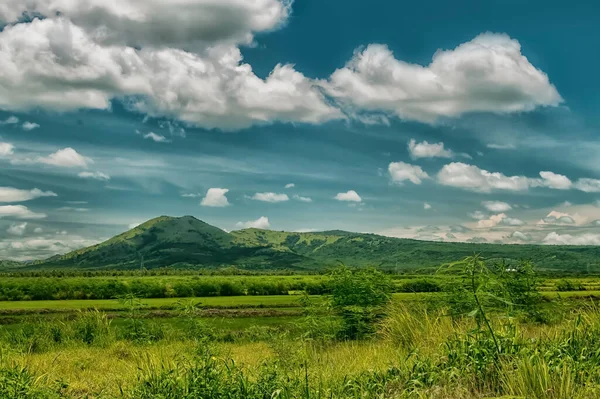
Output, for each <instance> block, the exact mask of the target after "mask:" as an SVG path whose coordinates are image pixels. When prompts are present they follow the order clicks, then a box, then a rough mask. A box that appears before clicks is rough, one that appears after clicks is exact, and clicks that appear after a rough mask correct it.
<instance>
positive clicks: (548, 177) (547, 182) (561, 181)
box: [540, 171, 573, 190]
mask: <svg viewBox="0 0 600 399" xmlns="http://www.w3.org/2000/svg"><path fill="white" fill-rule="evenodd" d="M540 176H541V177H542V182H541V183H542V185H543V186H544V187H549V188H553V189H556V190H568V189H570V188H571V186H572V185H573V183H572V182H571V180H570V179H569V178H568V177H567V176H564V175H559V174H557V173H554V172H547V171H546V172H540Z"/></svg>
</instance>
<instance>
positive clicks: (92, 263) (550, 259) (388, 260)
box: [20, 216, 600, 271]
mask: <svg viewBox="0 0 600 399" xmlns="http://www.w3.org/2000/svg"><path fill="white" fill-rule="evenodd" d="M473 253H482V254H483V255H484V256H485V257H487V258H504V259H523V258H527V259H531V260H533V261H534V262H536V264H537V265H538V266H539V267H541V268H545V269H561V270H587V271H600V247H593V246H587V247H573V246H536V245H498V244H468V243H443V242H426V241H417V240H409V239H399V238H391V237H383V236H378V235H375V234H359V233H350V232H345V231H337V230H334V231H325V232H317V233H290V232H283V231H271V230H260V229H245V230H239V231H233V232H231V233H227V232H225V231H223V230H221V229H219V228H217V227H214V226H211V225H209V224H207V223H204V222H202V221H200V220H198V219H196V218H194V217H192V216H184V217H180V218H174V217H168V216H161V217H158V218H155V219H152V220H149V221H148V222H146V223H144V224H142V225H140V226H138V227H136V228H134V229H132V230H129V231H127V232H125V233H123V234H120V235H118V236H116V237H113V238H111V239H110V240H108V241H105V242H103V243H101V244H98V245H94V246H92V247H88V248H83V249H80V250H77V251H73V252H71V253H68V254H66V255H62V256H54V257H52V258H49V259H46V260H44V261H41V262H35V263H31V264H28V265H26V266H24V267H23V266H21V267H20V268H21V269H23V268H26V269H29V270H31V269H42V268H43V269H49V268H88V269H98V268H118V269H133V268H138V267H140V266H142V265H143V266H144V267H146V268H155V267H165V266H174V267H195V268H198V267H224V266H236V267H239V268H245V269H253V270H257V269H271V270H272V269H312V270H315V269H320V268H324V267H327V266H333V265H336V264H337V263H339V262H343V263H345V264H347V265H350V266H377V267H381V268H386V269H395V270H399V269H408V268H418V267H437V266H439V265H441V264H443V263H446V262H451V261H455V260H458V259H461V258H463V257H465V256H468V255H472V254H473Z"/></svg>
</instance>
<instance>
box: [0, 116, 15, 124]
mask: <svg viewBox="0 0 600 399" xmlns="http://www.w3.org/2000/svg"><path fill="white" fill-rule="evenodd" d="M17 123H19V118H17V117H16V116H9V117H8V118H6V119H5V120H3V121H0V125H16V124H17Z"/></svg>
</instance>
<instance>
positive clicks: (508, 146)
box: [486, 143, 517, 150]
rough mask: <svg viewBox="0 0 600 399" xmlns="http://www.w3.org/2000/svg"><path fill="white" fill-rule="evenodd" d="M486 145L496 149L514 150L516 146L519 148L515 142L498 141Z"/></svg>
mask: <svg viewBox="0 0 600 399" xmlns="http://www.w3.org/2000/svg"><path fill="white" fill-rule="evenodd" d="M486 147H487V148H491V149H494V150H514V149H515V148H517V147H516V146H515V145H514V144H496V143H490V144H488V145H487V146H486Z"/></svg>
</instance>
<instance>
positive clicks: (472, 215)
mask: <svg viewBox="0 0 600 399" xmlns="http://www.w3.org/2000/svg"><path fill="white" fill-rule="evenodd" d="M467 215H468V216H469V217H470V218H473V219H477V220H483V219H485V218H487V215H486V214H485V213H483V212H481V211H475V212H471V213H467Z"/></svg>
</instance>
